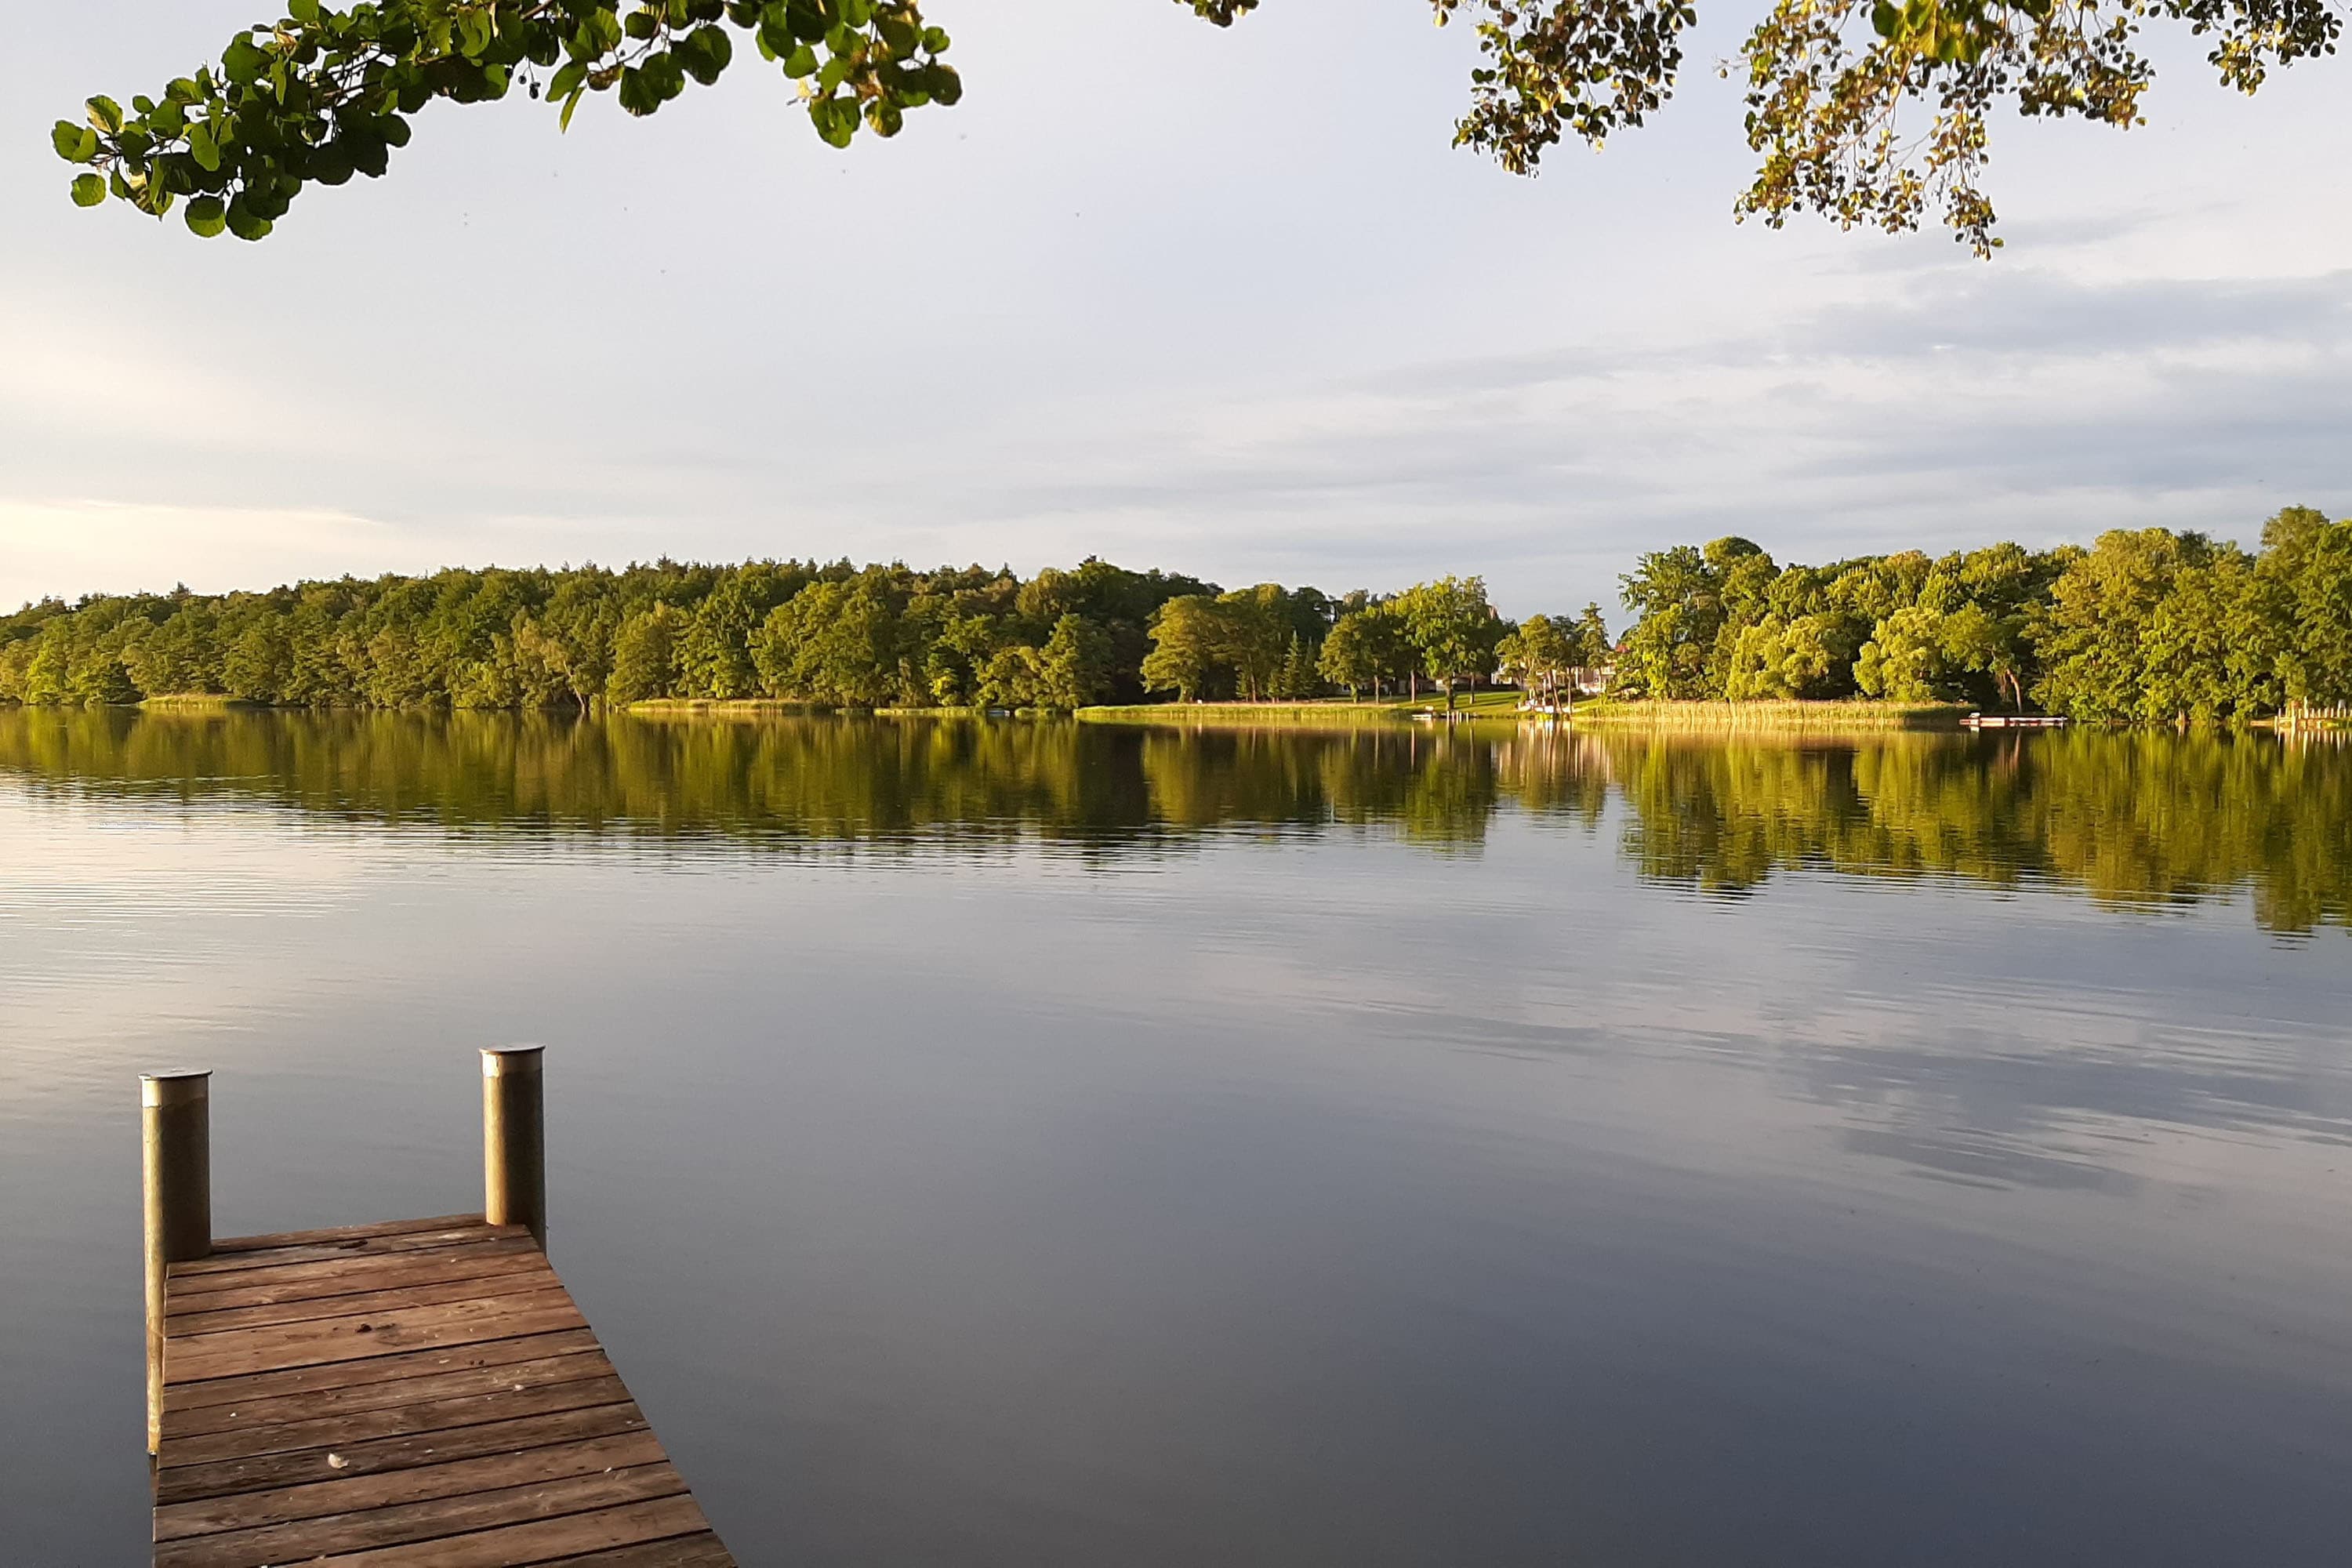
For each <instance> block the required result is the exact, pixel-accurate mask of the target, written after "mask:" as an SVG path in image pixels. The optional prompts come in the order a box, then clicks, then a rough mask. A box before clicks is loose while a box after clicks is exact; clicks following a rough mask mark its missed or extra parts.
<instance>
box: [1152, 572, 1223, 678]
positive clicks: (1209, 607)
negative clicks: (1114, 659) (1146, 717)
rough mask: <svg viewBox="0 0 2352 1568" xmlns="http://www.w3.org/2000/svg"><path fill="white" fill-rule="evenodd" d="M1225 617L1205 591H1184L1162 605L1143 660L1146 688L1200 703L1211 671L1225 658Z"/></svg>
mask: <svg viewBox="0 0 2352 1568" xmlns="http://www.w3.org/2000/svg"><path fill="white" fill-rule="evenodd" d="M1225 643H1226V637H1225V626H1224V617H1223V616H1221V615H1220V614H1219V613H1218V604H1217V601H1216V600H1214V599H1212V598H1211V597H1209V596H1208V595H1205V594H1185V595H1180V596H1179V597H1177V598H1173V599H1171V600H1169V601H1168V602H1167V603H1166V604H1164V605H1160V613H1159V614H1158V615H1156V616H1153V617H1152V621H1151V651H1150V653H1149V654H1147V655H1145V656H1144V659H1143V689H1145V690H1146V691H1172V692H1174V693H1175V694H1176V700H1177V701H1179V702H1197V701H1199V700H1200V697H1201V691H1202V687H1203V686H1204V685H1205V684H1206V683H1207V681H1208V679H1209V676H1210V673H1211V672H1212V671H1213V670H1214V669H1215V668H1217V666H1218V665H1219V664H1221V663H1222V662H1223V659H1224V657H1225Z"/></svg>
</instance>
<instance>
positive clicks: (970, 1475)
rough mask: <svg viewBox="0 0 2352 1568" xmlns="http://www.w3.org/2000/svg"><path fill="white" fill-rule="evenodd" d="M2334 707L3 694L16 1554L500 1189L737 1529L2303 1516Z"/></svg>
mask: <svg viewBox="0 0 2352 1568" xmlns="http://www.w3.org/2000/svg"><path fill="white" fill-rule="evenodd" d="M2348 921H2352V748H2346V747H2343V746H2340V745H2330V744H2325V743H2313V744H2305V745H2300V746H2298V745H2294V744H2289V743H2283V742H2280V741H2278V740H2275V739H2272V738H2269V737H2258V738H2248V739H2240V740H2226V739H2203V738H2194V737H2189V738H2181V737H2173V736H2158V737H2147V736H2108V735H2092V734H2056V735H2017V736H2007V737H1986V738H1982V739H1978V738H1972V737H1960V736H1914V735H1895V736H1889V737H1887V738H1885V739H1884V740H1877V741H1864V742H1837V743H1828V742H1745V741H1741V742H1728V743H1727V742H1697V741H1688V740H1673V741H1659V740H1653V739H1650V738H1646V737H1643V736H1639V735H1633V734H1619V733H1611V732H1599V733H1596V734H1592V735H1581V734H1580V735H1576V736H1559V737H1551V736H1541V735H1529V736H1525V737H1519V738H1512V739H1506V740H1500V741H1488V740H1484V739H1479V738H1475V737H1472V736H1468V735H1446V734H1442V733H1432V732H1430V731H1427V730H1420V731H1411V730H1402V729H1400V730H1393V731H1389V730H1383V731H1366V732H1362V733H1351V734H1309V733H1289V732H1280V733H1268V732H1218V731H1210V732H1204V733H1192V732H1181V731H1129V730H1115V729H1108V728H1093V727H1080V726H1075V725H1065V724H1028V723H1010V722H1008V723H998V724H982V723H959V722H936V723H933V722H917V721H903V722H891V721H855V720H788V719H785V720H775V721H763V722H759V723H743V724H732V723H726V722H715V721H702V722H688V721H680V722H675V723H664V722H651V721H613V722H611V723H607V724H574V723H565V722H560V721H547V720H536V719H533V720H511V719H490V718H468V717H465V716H459V717H457V718H453V719H422V718H405V717H309V716H289V715H229V716H225V717H205V718H194V717H181V718H175V717H168V716H146V717H142V716H138V715H134V714H131V713H127V712H98V713H71V714H60V713H49V712H25V711H5V712H0V1521H5V1532H6V1534H5V1542H6V1544H5V1546H0V1558H5V1560H6V1561H7V1562H8V1563H12V1564H13V1563H24V1564H28V1565H34V1568H51V1565H58V1564H105V1565H112V1564H121V1563H137V1562H142V1561H144V1545H143V1543H144V1541H145V1537H146V1528H147V1517H146V1507H147V1496H146V1479H145V1467H144V1458H143V1455H142V1441H141V1417H142V1406H141V1399H142V1390H141V1373H140V1366H141V1348H140V1347H141V1339H140V1332H141V1331H140V1310H141V1309H140V1283H139V1281H140V1252H139V1202H138V1176H139V1152H138V1136H137V1122H138V1111H137V1103H138V1101H137V1086H136V1083H135V1075H136V1074H137V1073H138V1072H139V1071H141V1070H142V1069H147V1068H156V1067H159V1066H177V1065H195V1066H205V1067H210V1068H214V1069H215V1079H214V1151H215V1153H214V1158H215V1215H216V1224H217V1227H218V1229H219V1230H220V1231H221V1232H222V1233H223V1234H236V1233H245V1232H253V1231H263V1230H276V1229H280V1228H287V1227H293V1226H307V1225H321V1224H338V1223H347V1222H352V1221H357V1220H362V1219H366V1218H373V1217H390V1216H402V1215H425V1214H439V1213H445V1212H449V1211H453V1210H459V1209H464V1208H467V1207H471V1206H477V1205H478V1202H479V1191H480V1188H479V1132H478V1121H477V1117H478V1069H477V1067H476V1063H475V1055H474V1053H475V1048H476V1047H478V1046H481V1045H485V1044H493V1043H499V1042H509V1041H523V1040H528V1041H541V1042H544V1043H545V1044H546V1045H547V1047H548V1069H547V1070H548V1075H549V1089H548V1093H549V1114H550V1119H551V1142H552V1149H551V1169H550V1188H551V1214H552V1218H551V1251H552V1252H553V1254H554V1258H555V1261H556V1263H557V1264H558V1266H559V1267H560V1268H562V1271H563V1273H564V1275H565V1277H566V1279H567V1280H568V1281H569V1282H570V1284H571V1285H572V1289H573V1292H574V1294H575V1295H576V1296H577V1297H578V1299H579V1300H580V1302H581V1304H582V1306H583V1309H584V1310H586V1311H587V1312H588V1314H589V1316H590V1318H591V1319H592V1320H593V1321H594V1322H595V1324H596V1326H597V1328H598V1329H599V1331H601V1333H602V1335H603V1337H604V1341H605V1342H606V1343H607V1345H608V1346H609V1347H610V1348H611V1350H612V1352H613V1354H614V1358H615V1360H616V1361H617V1362H618V1363H619V1365H620V1367H621V1369H622V1371H623V1372H624V1373H625V1375H626V1376H627V1378H628V1380H629V1382H630V1384H631V1385H632V1387H633V1388H634V1389H635V1392H636V1394H637V1395H638V1396H639V1398H640V1400H641V1402H642V1403H643V1404H644V1405H645V1406H646V1409H647V1411H648V1413H649V1414H650V1415H651V1416H652V1418H653V1421H654V1424H655V1425H656V1427H657V1428H658V1429H659V1430H660V1432H661V1434H662V1436H663V1437H664V1438H665V1439H666V1441H667V1445H668V1447H669V1448H670V1451H671V1453H672V1455H673V1457H674V1458H676V1459H677V1462H678V1464H679V1465H680V1467H681V1468H683V1469H684V1471H685V1473H686V1474H687V1476H688V1479H690V1480H691V1481H692V1482H693V1483H694V1485H695V1488H696V1490H697V1491H698V1494H699V1496H700V1498H701V1500H702V1501H703V1503H704V1505H705V1507H706V1509H707V1510H708V1511H709V1514H710V1517H711V1519H712V1521H713V1522H714V1523H715V1524H716V1525H717V1526H718V1528H719V1531H721V1532H722V1533H723V1534H724V1535H725V1536H726V1538H727V1540H728V1541H729V1542H730V1544H731V1545H732V1546H733V1547H734V1548H735V1550H736V1551H737V1552H738V1553H739V1555H740V1557H741V1558H742V1560H743V1561H744V1562H745V1563H747V1564H769V1563H857V1564H865V1563H1006V1564H1037V1563H1084V1564H1094V1563H1123V1564H1125V1563H1170V1564H1178V1563H1181V1564H1193V1563H1285V1564H1288V1563H1333V1564H1365V1563H1415V1564H1419V1563H1433V1564H1454V1563H1606V1564H1643V1563H1707V1564H1712V1563H1773V1564H1786V1563H1806V1564H1822V1563H1856V1564H1862V1563H1867V1564H1874V1565H1875V1564H1886V1563H1969V1564H1983V1563H2135V1564H2146V1563H2199V1564H2207V1563H2223V1562H2236V1563H2267V1564H2275V1563H2341V1562H2343V1561H2344V1560H2345V1557H2346V1552H2347V1547H2346V1544H2345V1518H2346V1506H2347V1505H2346V1498H2347V1481H2346V1477H2347V1474H2352V1144H2348V1142H2347V1141H2352V942H2347V922H2348Z"/></svg>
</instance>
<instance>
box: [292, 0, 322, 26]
mask: <svg viewBox="0 0 2352 1568" xmlns="http://www.w3.org/2000/svg"><path fill="white" fill-rule="evenodd" d="M286 14H287V15H288V16H291V17H293V18H294V19H295V20H296V21H298V22H299V23H301V24H302V25H303V26H306V27H312V26H318V22H319V0H286Z"/></svg>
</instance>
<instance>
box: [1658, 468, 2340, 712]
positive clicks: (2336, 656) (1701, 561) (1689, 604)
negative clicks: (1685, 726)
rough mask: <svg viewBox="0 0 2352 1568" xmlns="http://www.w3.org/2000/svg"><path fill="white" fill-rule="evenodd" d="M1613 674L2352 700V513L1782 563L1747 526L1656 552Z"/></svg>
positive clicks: (2170, 706)
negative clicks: (2217, 534)
mask: <svg viewBox="0 0 2352 1568" xmlns="http://www.w3.org/2000/svg"><path fill="white" fill-rule="evenodd" d="M1623 586H1624V598H1625V603H1626V605H1627V607H1628V608H1630V609H1632V610H1633V612H1634V613H1635V615H1636V616H1637V617H1638V618H1637V620H1636V622H1635V624H1634V626H1633V630H1632V631H1631V632H1630V633H1629V634H1628V635H1627V636H1626V638H1625V640H1624V644H1623V646H1622V647H1621V649H1620V650H1619V656H1618V660H1617V668H1616V675H1615V681H1614V689H1616V690H1618V691H1620V692H1622V693H1625V694H1627V695H1639V696H1644V697H1655V698H1664V699H1676V698H1706V699H1717V700H1730V701H1740V700H1748V699H1755V698H1850V697H1882V698H1886V699H1888V700H1895V701H1904V702H1930V701H1955V702H1968V703H1972V704H1975V705H1977V706H1979V707H1981V708H1984V709H1987V710H1991V709H1994V708H2010V709H2017V710H2023V709H2027V708H2030V707H2038V708H2039V709H2041V710H2044V711H2047V712H2052V713H2063V714H2067V715H2070V716H2072V717H2074V718H2076V719H2082V720H2089V721H2149V722H2175V721H2227V720H2231V719H2251V718H2259V717H2263V716H2266V715H2269V714H2273V713H2275V712H2277V711H2279V710H2281V709H2283V708H2284V707H2286V706H2288V705H2290V704H2294V703H2311V704H2330V703H2339V702H2345V701H2347V700H2352V521H2340V522H2330V521H2327V519H2326V516H2325V515H2324V514H2323V513H2320V512H2317V511H2315V510H2311V509H2309V508H2307V507H2292V508H2289V509H2287V510H2284V511H2282V512H2280V513H2278V514H2277V515H2276V516H2275V517H2273V518H2272V519H2271V520H2270V521H2268V522H2267V523H2265V524H2264V525H2263V538H2262V548H2261V550H2260V551H2259V552H2254V553H2249V552H2246V551H2244V550H2242V549H2240V548H2239V547H2238V546H2237V545H2235V544H2231V543H2224V542H2217V541H2214V540H2211V539H2209V538H2207V537H2205V536H2204V535H2202V534H2199V533H2183V532H2174V531H2170V530H2168V529H2161V528H2149V529H2136V530H2119V531H2114V532H2110V533H2105V534H2102V535H2101V536H2100V537H2099V540H2098V542H2097V543H2096V544H2095V545H2093V546H2092V547H2091V548H2089V549H2087V550H2085V549H2083V548H2081V547H2079V546H2074V545H2068V546H2063V547H2062V548H2059V549H2056V550H2051V551H2031V550H2027V549H2025V548H2023V547H2022V546H2021V545H2016V544H1996V545H1993V546H1990V548H1987V549H1983V550H1974V551H1968V552H1958V553H1954V554H1950V555H1945V556H1941V557H1931V556H1928V555H1926V554H1923V553H1921V552H1916V551H1910V552H1903V553H1900V554H1893V555H1875V556H1865V557H1861V558H1858V559H1855V560H1850V561H1841V562H1836V563H1832V564H1830V565H1827V566H1803V565H1790V566H1780V565H1778V564H1776V563H1774V562H1773V560H1772V558H1771V557H1770V556H1769V555H1768V554H1766V553H1765V552H1763V550H1761V549H1760V548H1759V547H1758V546H1757V545H1755V544H1753V543H1750V542H1748V541H1747V540H1744V539H1738V538H1731V539H1718V540H1717V541H1716V542H1714V543H1712V544H1708V545H1706V546H1703V547H1702V546H1694V545H1682V546H1677V547H1676V548H1674V549H1671V550H1664V551H1658V552H1653V553H1651V554H1647V555H1644V556H1643V557H1642V558H1641V560H1640V562H1639V563H1638V564H1637V565H1636V567H1635V569H1634V570H1633V572H1632V573H1630V574H1627V575H1626V577H1625V578H1624V579H1623Z"/></svg>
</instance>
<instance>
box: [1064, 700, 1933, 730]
mask: <svg viewBox="0 0 2352 1568" xmlns="http://www.w3.org/2000/svg"><path fill="white" fill-rule="evenodd" d="M1520 701H1521V696H1520V694H1519V693H1518V692H1517V691H1481V692H1478V693H1476V694H1475V696H1473V695H1472V694H1470V693H1467V692H1465V693H1462V694H1460V695H1459V696H1457V697H1456V698H1455V699H1454V719H1455V721H1457V722H1458V721H1475V722H1478V723H1506V724H1517V723H1520V722H1523V721H1542V720H1543V719H1544V718H1546V717H1547V715H1546V714H1544V713H1542V712H1538V711H1530V710H1526V709H1522V708H1521V707H1520V706H1519V703H1520ZM1444 714H1445V700H1444V698H1443V697H1436V698H1431V697H1423V698H1419V699H1413V698H1403V697H1398V698H1385V699H1382V700H1380V701H1376V702H1349V701H1344V700H1337V701H1316V702H1184V703H1177V702H1160V703H1147V704H1140V705H1137V706H1132V707H1118V708H1083V709H1080V710H1078V717H1079V718H1080V719H1083V720H1085V721H1087V722H1089V723H1097V724H1192V725H1217V724H1230V725H1274V724H1296V725H1304V726H1308V727H1319V728H1328V729H1350V728H1356V727H1359V726H1362V725H1367V724H1394V723H1399V722H1402V721H1410V720H1417V719H1421V718H1422V717H1423V716H1424V715H1426V716H1427V717H1428V718H1429V719H1431V720H1437V719H1442V718H1444ZM1968 715H1969V709H1967V708H1966V707H1963V706H1960V705H1958V704H1956V703H1906V702H1864V701H1853V702H1615V701H1609V700H1595V699H1587V700H1583V701H1580V702H1579V703H1577V704H1576V707H1575V709H1574V710H1573V714H1572V721H1573V722H1575V723H1578V724H1610V725H1633V726H1640V727H1644V728H1649V729H1656V730H1681V731H1692V732H1694V733H1700V732H1717V733H1720V732H1727V731H1779V732H1780V733H1797V734H1802V733H1809V732H1817V733H1822V734H1832V733H1849V732H1852V731H1879V730H1951V729H1957V728H1958V727H1959V722H1960V721H1961V720H1963V719H1965V718H1966V717H1968Z"/></svg>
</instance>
